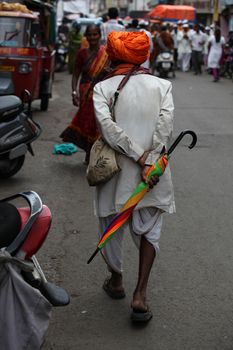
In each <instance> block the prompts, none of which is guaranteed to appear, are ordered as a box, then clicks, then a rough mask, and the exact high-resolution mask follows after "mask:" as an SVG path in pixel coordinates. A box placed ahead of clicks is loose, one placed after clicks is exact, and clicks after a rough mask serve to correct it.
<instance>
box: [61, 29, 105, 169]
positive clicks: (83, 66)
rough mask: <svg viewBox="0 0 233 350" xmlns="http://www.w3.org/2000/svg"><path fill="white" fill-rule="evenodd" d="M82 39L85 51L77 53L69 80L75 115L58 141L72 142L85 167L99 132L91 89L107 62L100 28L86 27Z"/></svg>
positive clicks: (103, 72) (101, 74)
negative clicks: (78, 151) (79, 151)
mask: <svg viewBox="0 0 233 350" xmlns="http://www.w3.org/2000/svg"><path fill="white" fill-rule="evenodd" d="M85 36H86V38H87V41H88V44H89V47H88V48H84V49H80V50H79V51H78V53H77V57H76V61H75V68H74V73H73V76H72V100H73V104H74V106H76V107H78V111H77V113H76V115H75V116H74V118H73V120H72V121H71V123H70V124H69V126H68V127H67V128H66V129H65V130H64V131H63V132H62V134H61V135H60V137H61V138H62V140H63V141H64V142H72V143H74V144H76V145H77V146H78V147H80V148H82V149H83V150H84V151H85V152H86V157H85V163H88V162H89V155H90V149H91V146H92V144H93V143H94V141H95V140H96V139H97V137H98V135H99V132H98V128H97V126H96V121H95V114H94V108H93V99H92V96H93V88H94V85H95V84H96V83H97V82H98V81H100V80H101V79H102V78H103V77H104V76H105V74H106V69H107V67H108V64H109V61H108V56H107V54H106V51H105V47H104V46H101V45H100V38H101V33H100V28H99V26H97V25H90V26H88V27H87V30H86V33H85Z"/></svg>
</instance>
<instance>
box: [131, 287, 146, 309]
mask: <svg viewBox="0 0 233 350" xmlns="http://www.w3.org/2000/svg"><path fill="white" fill-rule="evenodd" d="M131 308H132V309H133V310H138V311H140V312H144V311H147V304H146V298H145V296H144V295H143V294H141V293H139V292H136V293H134V295H133V300H132V303H131Z"/></svg>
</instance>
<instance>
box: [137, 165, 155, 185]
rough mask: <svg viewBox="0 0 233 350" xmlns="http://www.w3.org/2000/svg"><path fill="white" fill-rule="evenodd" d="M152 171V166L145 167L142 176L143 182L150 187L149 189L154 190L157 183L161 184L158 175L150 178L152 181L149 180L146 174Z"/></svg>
mask: <svg viewBox="0 0 233 350" xmlns="http://www.w3.org/2000/svg"><path fill="white" fill-rule="evenodd" d="M149 169H150V165H145V166H144V167H143V169H142V172H141V176H142V180H143V181H144V182H145V183H147V184H148V185H149V188H150V189H151V188H153V187H154V186H155V185H157V183H158V182H159V177H158V176H157V175H154V176H152V177H151V178H150V180H149V179H148V178H147V176H146V174H147V172H148V170H149Z"/></svg>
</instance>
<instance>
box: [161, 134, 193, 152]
mask: <svg viewBox="0 0 233 350" xmlns="http://www.w3.org/2000/svg"><path fill="white" fill-rule="evenodd" d="M187 134H189V135H191V136H192V138H193V139H192V142H191V143H190V145H189V146H188V147H189V148H190V149H192V148H193V147H194V146H195V145H196V143H197V135H196V133H195V132H194V131H192V130H185V131H182V132H181V133H180V135H179V136H178V137H177V138H176V139H175V141H174V142H173V144H172V145H171V146H170V147H169V149H168V151H167V155H168V156H169V155H170V154H171V153H172V152H173V151H174V149H175V148H176V146H177V145H178V143H179V142H180V141H181V140H182V138H183V137H184V136H185V135H187Z"/></svg>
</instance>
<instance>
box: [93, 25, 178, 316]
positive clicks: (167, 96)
mask: <svg viewBox="0 0 233 350" xmlns="http://www.w3.org/2000/svg"><path fill="white" fill-rule="evenodd" d="M149 49H150V42H149V38H148V36H147V35H146V33H144V32H112V33H110V34H109V36H108V42H107V53H108V55H109V58H110V60H111V61H112V62H113V63H114V64H115V68H114V70H113V71H112V73H111V75H110V76H108V79H106V80H104V81H102V82H100V83H98V84H97V85H96V86H95V88H94V96H93V99H94V107H95V113H96V119H97V123H98V125H99V129H100V132H101V135H102V137H103V138H104V140H105V142H107V143H108V144H109V146H110V147H112V148H113V149H114V150H116V151H117V153H118V162H119V165H120V167H121V171H120V172H119V173H118V174H116V175H114V176H113V178H112V179H110V180H109V181H108V182H107V183H105V184H102V185H100V186H97V188H96V196H95V210H96V215H97V216H98V218H99V233H100V236H101V234H102V233H103V232H104V229H105V228H106V227H107V226H108V225H109V223H110V222H111V220H112V218H113V216H114V215H115V214H116V213H117V212H118V210H119V209H120V208H121V207H122V206H123V204H124V203H125V202H126V200H127V199H128V198H129V196H130V195H131V194H132V192H133V190H134V189H135V187H136V186H137V185H138V183H139V182H140V180H141V178H142V179H143V181H147V180H146V173H147V171H148V169H149V167H150V165H151V164H153V163H154V162H155V161H156V160H157V158H158V157H159V155H160V152H161V151H162V149H163V147H164V146H165V147H166V148H167V147H168V144H169V143H170V140H171V134H172V129H173V109H174V106H173V99H172V93H171V83H170V82H169V81H167V80H164V79H159V78H157V77H155V76H153V75H150V74H148V73H147V70H145V69H144V68H142V67H140V65H141V64H142V63H143V62H144V61H145V60H146V59H147V57H148V54H149ZM129 72H131V74H132V75H131V76H130V78H129V80H128V81H127V83H126V85H125V86H124V87H123V89H122V90H121V91H120V94H119V98H118V101H117V104H116V105H115V108H114V114H115V120H116V122H114V121H113V119H112V117H111V112H110V109H111V106H112V101H113V98H114V94H115V91H116V90H117V88H118V86H119V84H120V82H121V81H122V79H123V78H124V76H125V75H126V74H128V73H129ZM157 182H158V178H157V177H156V176H155V177H153V179H152V181H150V182H149V186H150V187H151V190H150V192H148V193H147V195H146V196H145V197H144V199H143V200H142V201H141V202H140V203H139V204H138V206H137V208H136V209H135V210H134V211H133V213H132V216H131V218H130V219H129V226H130V231H131V235H132V237H133V240H134V242H135V243H136V246H137V247H138V248H139V272H138V279H137V283H136V287H135V290H134V293H133V297H132V301H131V308H132V313H131V318H132V320H133V321H140V322H148V321H149V320H150V319H151V317H152V312H151V310H150V308H149V306H148V303H147V285H148V279H149V275H150V272H151V268H152V265H153V263H154V259H155V256H156V254H157V252H158V250H159V240H160V235H161V227H162V221H163V213H164V212H168V213H173V212H174V211H175V204H174V197H173V186H172V181H171V174H170V169H169V168H167V169H166V171H165V173H164V175H163V176H162V177H161V180H160V181H159V183H158V184H157ZM155 184H157V186H156V187H154V188H153V186H154V185H155ZM122 243H123V229H122V228H120V229H119V231H118V233H117V234H115V235H114V236H113V237H112V238H111V240H109V241H108V243H107V244H106V245H105V247H104V248H103V249H102V250H101V252H102V254H103V256H104V261H105V262H106V264H107V267H108V269H109V271H110V273H111V275H110V277H109V278H107V279H106V280H105V282H104V284H103V289H104V290H105V292H106V293H107V294H108V295H109V296H110V297H111V298H114V299H121V298H124V297H125V290H124V286H123V277H122V273H123V250H122V249H123V247H122Z"/></svg>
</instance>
